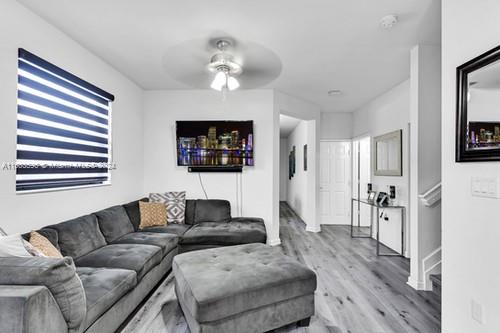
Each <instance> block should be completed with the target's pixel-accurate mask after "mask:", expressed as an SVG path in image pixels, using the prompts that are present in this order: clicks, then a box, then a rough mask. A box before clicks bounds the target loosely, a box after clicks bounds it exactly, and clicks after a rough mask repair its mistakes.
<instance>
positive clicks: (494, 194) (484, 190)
mask: <svg viewBox="0 0 500 333" xmlns="http://www.w3.org/2000/svg"><path fill="white" fill-rule="evenodd" d="M499 190H500V188H499V186H498V178H497V177H472V180H471V193H472V195H473V196H475V197H483V198H496V199H498V198H500V192H499Z"/></svg>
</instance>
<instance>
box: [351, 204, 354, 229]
mask: <svg viewBox="0 0 500 333" xmlns="http://www.w3.org/2000/svg"><path fill="white" fill-rule="evenodd" d="M353 207H354V199H351V238H352V237H354V234H353V227H354V217H353Z"/></svg>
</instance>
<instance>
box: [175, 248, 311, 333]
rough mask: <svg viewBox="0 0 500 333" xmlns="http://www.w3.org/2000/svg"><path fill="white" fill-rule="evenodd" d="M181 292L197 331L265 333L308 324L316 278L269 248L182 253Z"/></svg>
mask: <svg viewBox="0 0 500 333" xmlns="http://www.w3.org/2000/svg"><path fill="white" fill-rule="evenodd" d="M173 271H174V275H175V291H176V294H177V298H178V300H179V303H180V305H181V308H182V311H183V312H184V316H185V317H186V321H187V323H188V325H189V328H190V330H191V333H234V332H238V333H247V332H248V333H261V332H265V331H269V330H272V329H275V328H278V327H281V326H284V325H287V324H291V323H294V322H299V325H308V324H309V318H310V317H311V316H312V315H313V314H314V291H315V290H316V274H315V273H314V272H313V271H312V270H310V269H309V268H307V267H306V266H304V265H302V264H300V263H299V262H297V261H295V260H293V259H292V258H290V257H288V256H285V255H283V254H282V253H281V251H280V249H279V248H273V247H271V246H268V245H265V244H246V245H238V246H230V247H222V248H215V249H209V250H202V251H194V252H188V253H184V254H180V255H178V256H176V257H175V258H174V262H173Z"/></svg>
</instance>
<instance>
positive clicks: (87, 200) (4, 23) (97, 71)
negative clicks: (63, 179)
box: [0, 1, 143, 232]
mask: <svg viewBox="0 0 500 333" xmlns="http://www.w3.org/2000/svg"><path fill="white" fill-rule="evenodd" d="M0 13H3V15H2V19H1V20H0V40H1V42H0V110H2V111H1V112H0V142H1V145H0V162H2V163H3V162H14V161H15V158H16V116H17V105H16V103H17V98H16V96H17V91H16V89H17V49H18V48H19V47H22V48H25V49H27V50H28V51H30V52H33V53H35V54H36V55H38V56H40V57H42V58H44V59H46V60H48V61H50V62H52V63H54V64H55V65H57V66H59V67H62V68H64V69H66V70H68V71H69V72H72V73H74V74H76V75H77V76H79V77H81V78H83V79H85V80H87V81H90V82H92V83H94V84H95V85H97V86H98V87H100V88H103V89H104V90H107V91H109V92H110V93H112V94H114V95H115V98H116V101H115V102H114V103H113V128H112V131H113V134H112V135H113V138H112V139H113V159H114V162H116V164H117V170H115V171H113V172H112V185H111V186H101V187H94V188H87V189H75V190H69V191H57V192H46V193H36V194H24V195H16V193H15V189H16V184H15V182H16V180H15V171H13V170H11V171H5V170H1V171H0V209H1V211H2V221H0V225H1V226H2V228H4V229H5V230H6V231H7V232H26V231H29V230H31V229H36V228H38V227H42V226H44V225H47V224H51V223H58V222H62V221H63V220H65V219H70V218H74V217H77V216H79V215H81V214H87V213H90V212H92V211H95V210H98V209H102V208H106V207H107V206H110V205H113V204H120V203H125V202H126V201H127V200H132V199H136V198H138V197H139V196H140V195H142V182H143V181H142V174H143V161H142V137H143V135H142V90H141V89H140V88H139V87H137V86H136V85H135V84H134V83H132V82H131V81H130V80H128V79H127V78H126V77H124V76H123V75H121V74H120V73H118V72H117V71H116V70H114V69H113V68H112V67H110V66H109V65H108V64H106V63H105V62H103V61H102V60H100V59H99V58H97V57H96V56H94V55H93V54H92V53H90V52H89V51H87V50H86V49H84V48H83V47H81V46H80V45H79V44H77V43H76V42H74V41H73V40H72V39H70V38H69V37H68V36H66V35H65V34H63V33H62V32H61V31H59V30H57V29H55V28H54V27H53V26H52V25H50V24H48V23H47V22H45V21H44V20H43V19H41V18H40V17H38V16H37V15H35V14H33V13H32V12H30V11H28V10H27V9H26V8H25V7H23V6H22V5H20V4H19V3H17V2H16V1H1V2H0Z"/></svg>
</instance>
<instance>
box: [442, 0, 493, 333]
mask: <svg viewBox="0 0 500 333" xmlns="http://www.w3.org/2000/svg"><path fill="white" fill-rule="evenodd" d="M442 13H443V23H442V42H443V48H442V59H443V62H442V66H443V67H442V74H443V78H442V80H443V81H442V129H443V137H442V139H443V153H442V156H443V158H442V164H443V165H442V175H443V192H442V223H443V239H442V241H443V244H442V246H443V270H442V273H443V294H442V295H443V299H442V318H443V323H442V324H443V325H442V330H443V333H469V332H474V333H493V332H498V329H499V327H500V316H499V315H498V314H499V313H500V301H499V298H500V279H499V278H498V277H499V275H500V265H499V264H498V253H500V242H499V240H498V239H499V235H500V223H499V221H498V218H499V216H500V204H499V203H500V201H498V200H495V199H485V198H477V197H472V196H471V177H474V176H485V177H498V175H499V170H500V163H499V162H484V163H455V120H456V114H455V113H456V96H455V94H456V68H457V66H460V65H461V64H463V63H465V62H466V61H468V60H470V59H472V58H474V57H476V56H478V55H480V54H482V53H484V52H486V51H488V50H489V49H491V48H493V47H496V46H497V45H498V44H499V41H500V39H499V36H500V23H499V20H498V13H500V2H499V1H497V0H484V1H480V2H477V1H466V0H443V2H442ZM495 107H497V106H495ZM472 300H474V301H475V302H477V303H479V304H481V305H482V311H483V317H484V323H483V324H480V323H478V322H476V321H474V320H473V319H472V317H471V302H472Z"/></svg>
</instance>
